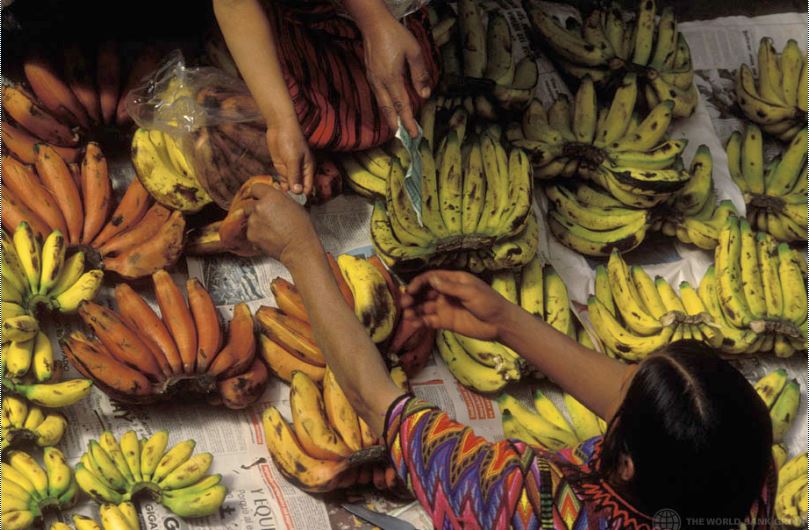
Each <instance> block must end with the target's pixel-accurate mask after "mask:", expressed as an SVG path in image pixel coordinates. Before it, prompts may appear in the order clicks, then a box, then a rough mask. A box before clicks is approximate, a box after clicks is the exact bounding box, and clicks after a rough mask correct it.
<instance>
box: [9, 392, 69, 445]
mask: <svg viewBox="0 0 810 530" xmlns="http://www.w3.org/2000/svg"><path fill="white" fill-rule="evenodd" d="M2 409H3V410H2V415H3V420H2V421H3V424H2V431H0V432H1V433H2V442H0V447H2V448H3V449H6V448H7V447H15V446H18V445H19V446H21V445H26V444H28V443H30V442H34V443H35V444H36V445H38V446H39V447H52V446H55V445H58V444H59V442H60V440H62V436H64V434H65V431H66V430H67V420H66V419H65V416H64V415H63V414H61V413H59V412H55V411H50V410H43V409H42V408H41V407H38V406H37V405H29V403H28V402H27V401H26V400H25V399H23V398H21V397H19V396H14V395H11V396H9V395H5V396H3V406H2Z"/></svg>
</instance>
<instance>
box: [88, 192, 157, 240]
mask: <svg viewBox="0 0 810 530" xmlns="http://www.w3.org/2000/svg"><path fill="white" fill-rule="evenodd" d="M151 204H152V196H151V195H149V192H148V191H146V188H144V187H143V184H141V181H140V180H138V179H133V180H132V182H130V184H129V187H128V188H127V191H126V192H125V193H124V197H123V198H122V199H121V202H120V203H118V207H117V208H116V209H115V211H114V212H113V214H112V216H111V217H110V220H109V222H108V223H107V224H106V225H105V226H104V228H102V229H101V233H100V234H99V235H97V236H96V238H95V239H94V240H93V243H92V246H93V247H95V248H99V247H100V246H101V245H103V244H104V243H106V242H107V241H108V240H109V239H110V238H112V237H113V236H115V235H118V234H120V233H121V232H125V231H127V230H129V229H130V228H131V227H132V226H134V225H135V223H137V222H138V221H140V220H141V218H142V217H143V216H144V215H145V214H146V211H147V210H148V209H149V206H150V205H151Z"/></svg>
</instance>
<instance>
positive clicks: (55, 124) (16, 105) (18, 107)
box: [3, 86, 79, 147]
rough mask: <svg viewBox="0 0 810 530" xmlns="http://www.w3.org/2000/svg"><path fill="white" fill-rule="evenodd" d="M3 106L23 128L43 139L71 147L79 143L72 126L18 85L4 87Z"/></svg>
mask: <svg viewBox="0 0 810 530" xmlns="http://www.w3.org/2000/svg"><path fill="white" fill-rule="evenodd" d="M3 108H4V109H6V112H8V114H9V116H11V117H12V118H14V121H16V122H17V123H18V124H19V125H20V126H21V127H22V128H24V129H26V130H27V131H29V132H30V133H32V134H33V135H34V136H36V137H38V138H40V139H41V140H42V141H45V142H48V143H50V144H56V145H65V146H70V147H72V146H74V145H77V144H78V143H79V137H78V135H76V134H74V133H73V131H71V130H70V127H68V126H67V125H65V124H64V123H62V122H60V121H59V120H57V119H56V118H54V117H53V116H51V114H50V113H49V112H48V111H47V110H45V109H44V108H42V107H40V106H39V105H37V104H36V103H35V102H34V100H33V99H32V98H31V96H29V95H28V94H26V93H25V92H24V91H23V90H21V89H19V88H17V87H13V86H7V87H4V88H3Z"/></svg>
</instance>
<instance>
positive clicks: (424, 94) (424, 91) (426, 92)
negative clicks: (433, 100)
mask: <svg viewBox="0 0 810 530" xmlns="http://www.w3.org/2000/svg"><path fill="white" fill-rule="evenodd" d="M419 94H420V95H421V96H422V97H423V98H429V97H430V89H429V88H428V87H423V88H422V90H420V91H419Z"/></svg>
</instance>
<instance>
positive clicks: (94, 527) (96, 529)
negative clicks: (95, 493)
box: [50, 514, 102, 530]
mask: <svg viewBox="0 0 810 530" xmlns="http://www.w3.org/2000/svg"><path fill="white" fill-rule="evenodd" d="M57 524H59V525H60V526H58V527H56V528H54V527H55V526H56V525H57ZM73 526H75V527H76V530H102V528H101V526H99V524H98V523H97V522H95V521H94V520H92V519H90V518H89V517H86V516H84V515H78V514H74V515H73ZM50 530H70V527H69V526H68V525H66V524H62V523H54V524H53V525H51V528H50Z"/></svg>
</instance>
